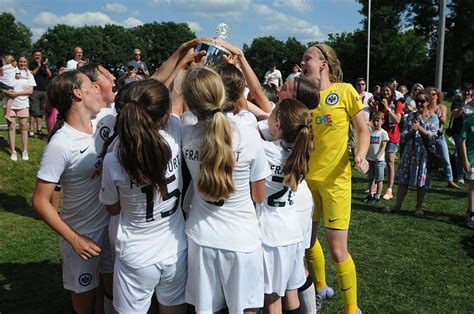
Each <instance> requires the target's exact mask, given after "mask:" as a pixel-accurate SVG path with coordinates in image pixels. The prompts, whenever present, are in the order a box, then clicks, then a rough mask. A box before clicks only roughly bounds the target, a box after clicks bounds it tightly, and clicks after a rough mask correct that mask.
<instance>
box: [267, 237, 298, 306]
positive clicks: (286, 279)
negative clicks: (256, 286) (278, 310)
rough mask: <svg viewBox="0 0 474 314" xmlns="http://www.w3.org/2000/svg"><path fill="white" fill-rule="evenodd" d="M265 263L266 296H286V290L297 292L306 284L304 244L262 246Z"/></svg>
mask: <svg viewBox="0 0 474 314" xmlns="http://www.w3.org/2000/svg"><path fill="white" fill-rule="evenodd" d="M262 247H263V259H264V261H265V263H264V264H265V267H264V269H265V294H272V293H276V294H278V295H279V296H280V297H283V296H285V291H286V290H296V289H298V288H299V287H301V286H302V285H303V284H304V283H305V282H306V275H305V272H304V261H303V259H304V251H305V248H304V244H303V242H298V243H295V244H290V245H287V246H277V247H271V246H267V245H265V244H262Z"/></svg>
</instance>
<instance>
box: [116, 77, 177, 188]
mask: <svg viewBox="0 0 474 314" xmlns="http://www.w3.org/2000/svg"><path fill="white" fill-rule="evenodd" d="M128 85H130V86H128ZM128 85H127V88H123V89H121V90H120V91H119V94H118V95H117V97H116V104H117V105H118V108H120V110H119V114H118V117H117V123H116V134H117V136H118V138H119V140H120V144H119V146H118V159H119V161H120V164H121V165H122V167H123V168H124V169H125V172H126V173H127V174H128V176H129V178H130V180H132V181H134V182H135V183H137V184H138V185H153V186H154V187H156V188H157V189H158V190H159V192H160V195H161V196H162V197H163V195H165V194H166V178H165V175H166V170H167V167H168V163H169V161H170V159H171V149H170V147H169V145H168V143H167V142H166V140H165V139H164V138H163V136H162V135H161V134H160V130H162V129H163V128H165V127H166V123H167V121H168V116H169V101H170V100H169V92H168V89H167V88H166V86H164V85H163V83H161V82H159V81H157V80H146V81H138V82H134V83H130V84H128Z"/></svg>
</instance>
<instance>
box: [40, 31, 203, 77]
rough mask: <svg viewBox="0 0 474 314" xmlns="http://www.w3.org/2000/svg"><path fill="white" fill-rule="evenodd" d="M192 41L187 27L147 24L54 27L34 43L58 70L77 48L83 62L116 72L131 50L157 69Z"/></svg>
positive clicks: (191, 33) (130, 53) (127, 59)
mask: <svg viewBox="0 0 474 314" xmlns="http://www.w3.org/2000/svg"><path fill="white" fill-rule="evenodd" d="M194 37H195V34H194V33H193V32H191V30H190V29H189V27H188V25H187V24H184V23H181V24H176V23H172V22H168V23H148V24H144V25H141V26H138V27H135V28H132V29H127V28H125V27H123V26H119V25H106V26H104V27H102V26H83V27H72V26H67V25H56V26H54V27H53V28H50V29H48V31H47V32H46V33H44V34H43V36H41V38H40V39H39V40H38V41H37V42H36V43H35V47H36V48H39V49H41V50H43V52H44V54H45V55H46V56H47V57H48V58H50V61H51V62H52V63H53V64H55V65H56V66H57V67H58V68H60V67H62V66H65V65H66V62H67V60H69V59H71V58H72V56H73V49H74V47H76V46H80V47H81V48H82V49H83V50H84V59H85V60H89V61H93V62H99V63H101V64H103V65H105V66H107V67H110V68H118V67H119V66H121V65H123V64H127V62H128V61H129V60H130V59H131V58H132V51H133V49H134V48H140V49H141V50H142V53H143V56H144V61H145V62H146V63H147V64H148V65H152V64H155V65H156V66H158V65H160V64H161V63H162V62H163V61H165V60H166V59H167V58H168V57H169V56H170V55H171V54H172V53H173V51H174V50H176V48H177V47H178V46H179V45H180V44H181V43H183V42H184V41H187V40H190V39H192V38H194Z"/></svg>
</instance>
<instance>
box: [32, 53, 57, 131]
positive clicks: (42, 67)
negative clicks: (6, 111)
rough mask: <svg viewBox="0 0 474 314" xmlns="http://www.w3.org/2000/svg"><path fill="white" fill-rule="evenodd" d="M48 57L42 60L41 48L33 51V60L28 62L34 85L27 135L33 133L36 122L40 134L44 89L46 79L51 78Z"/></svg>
mask: <svg viewBox="0 0 474 314" xmlns="http://www.w3.org/2000/svg"><path fill="white" fill-rule="evenodd" d="M48 65H49V61H48V59H47V58H46V59H44V60H43V56H42V54H41V50H39V49H35V50H34V51H33V61H32V62H31V63H30V69H31V74H33V76H34V78H35V81H36V86H35V87H34V88H33V94H32V95H31V96H30V132H29V134H28V135H29V136H30V137H33V136H34V135H35V133H34V131H33V129H34V125H35V122H36V134H37V135H38V137H40V136H42V131H41V128H42V126H43V114H44V111H45V104H46V89H47V87H48V81H49V79H50V78H51V75H52V74H51V70H50V69H49V66H48Z"/></svg>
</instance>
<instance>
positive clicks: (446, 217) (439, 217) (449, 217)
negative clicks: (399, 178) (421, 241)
mask: <svg viewBox="0 0 474 314" xmlns="http://www.w3.org/2000/svg"><path fill="white" fill-rule="evenodd" d="M390 206H391V205H390V204H383V203H382V204H380V203H379V204H365V203H363V204H360V203H354V202H353V203H352V208H353V209H356V210H363V211H367V212H372V213H379V214H382V215H398V216H415V210H404V209H403V207H402V210H401V211H399V212H397V213H391V214H390V213H384V212H382V209H383V208H385V207H390ZM423 212H424V213H425V216H424V217H421V218H419V219H427V220H434V221H439V222H443V223H448V224H454V225H458V226H459V227H462V228H467V226H466V220H465V219H464V216H462V215H457V214H451V213H440V212H435V211H430V210H423Z"/></svg>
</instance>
